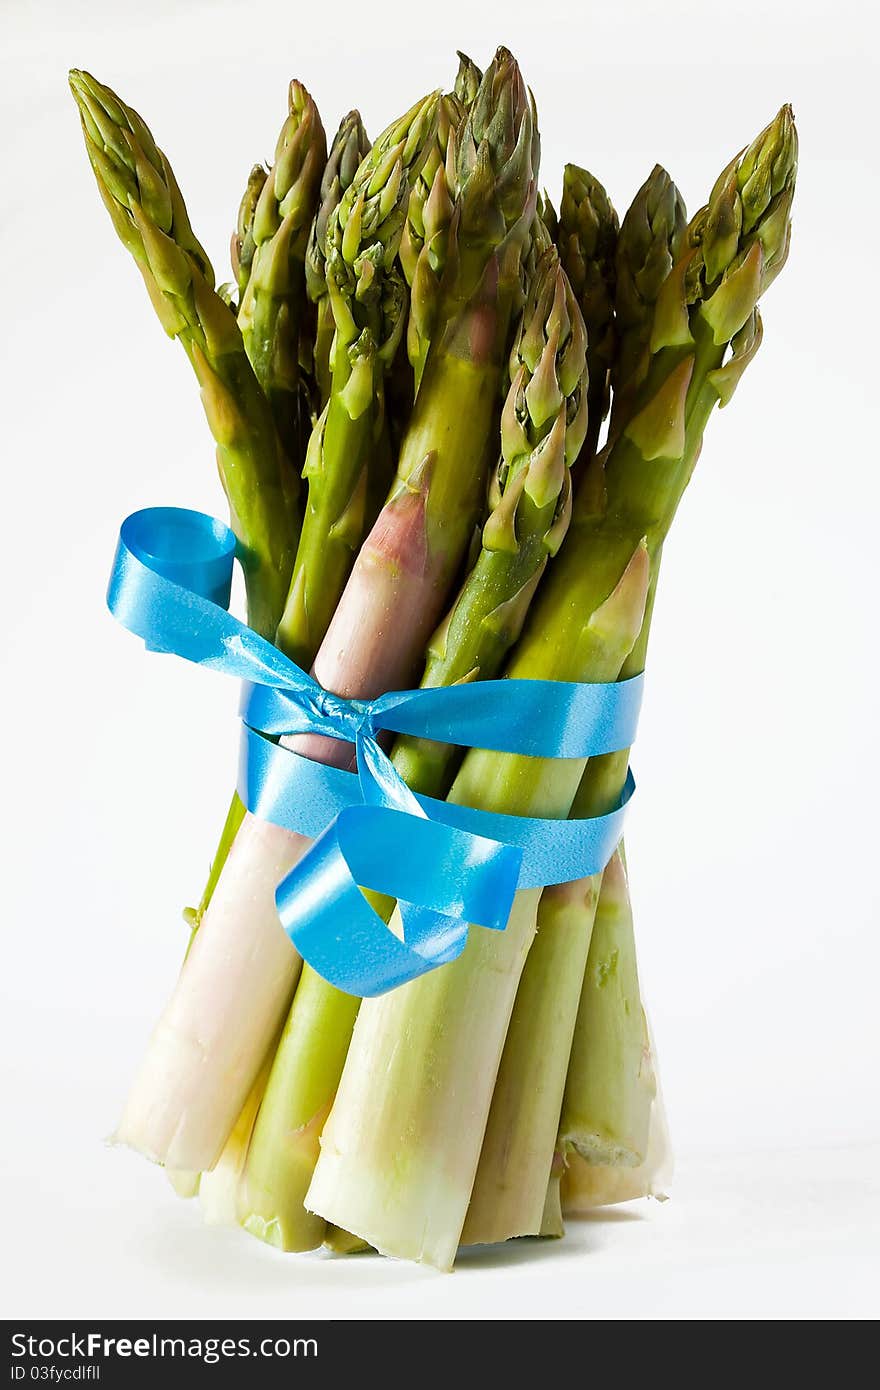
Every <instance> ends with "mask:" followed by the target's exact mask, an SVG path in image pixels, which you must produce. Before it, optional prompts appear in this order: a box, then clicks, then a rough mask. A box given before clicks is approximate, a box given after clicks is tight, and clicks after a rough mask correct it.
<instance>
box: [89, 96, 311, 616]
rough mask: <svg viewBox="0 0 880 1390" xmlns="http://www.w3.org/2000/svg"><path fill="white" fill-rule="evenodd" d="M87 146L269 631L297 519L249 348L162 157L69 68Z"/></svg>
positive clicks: (132, 121)
mask: <svg viewBox="0 0 880 1390" xmlns="http://www.w3.org/2000/svg"><path fill="white" fill-rule="evenodd" d="M70 88H71V92H72V93H73V98H74V101H75V102H76V104H77V107H78V108H79V114H80V120H81V122H82V129H83V135H84V137H85V143H86V151H87V153H88V156H89V161H90V163H91V165H92V170H93V172H94V175H95V178H96V180H97V184H98V191H99V192H100V194H101V197H102V199H103V201H104V205H105V207H106V208H107V211H108V212H109V214H110V218H111V221H112V222H113V226H114V228H115V229H116V233H117V235H118V236H119V239H120V241H121V242H122V244H123V246H125V247H126V249H127V250H128V251H129V252H130V253H131V255H132V256H133V257H134V260H135V263H136V264H137V267H138V269H139V270H140V272H141V275H142V276H143V278H144V283H145V284H146V287H147V292H148V294H149V296H150V299H151V301H152V304H153V307H154V309H155V310H156V313H157V315H158V317H159V321H160V323H161V324H162V327H163V328H164V329H165V331H166V333H167V334H168V335H169V337H172V338H177V339H179V341H180V343H181V345H182V347H183V349H184V351H185V352H186V354H187V356H188V358H189V360H190V362H191V363H192V365H193V368H194V370H195V373H196V377H197V378H198V382H199V385H200V387H201V393H202V403H203V405H204V408H205V414H206V416H207V419H208V424H209V427H210V429H211V432H212V434H213V436H214V440H215V442H216V445H217V463H218V467H219V470H220V477H221V480H222V482H223V486H224V489H225V491H226V495H227V497H228V499H229V507H230V513H231V517H232V525H233V529H234V530H235V533H236V536H237V538H238V540H239V558H240V560H241V562H242V566H243V568H244V572H245V579H246V582H247V596H248V620H249V622H250V624H251V626H252V627H254V628H256V630H257V631H258V632H260V633H261V634H262V635H263V636H265V637H269V638H271V637H273V636H274V633H275V628H276V625H277V622H278V619H279V617H280V615H281V612H282V609H283V607H284V599H285V595H286V593H287V586H288V583H289V579H290V574H291V569H292V565H293V556H294V548H295V545H296V538H297V531H298V526H299V520H298V515H297V512H296V507H295V503H294V501H293V499H292V497H291V494H290V491H289V489H288V488H287V486H286V485H284V483H285V480H284V478H283V464H282V456H281V448H280V444H279V439H278V435H277V433H276V430H275V426H274V423H273V419H272V412H271V410H270V408H269V404H268V402H267V400H266V397H265V396H264V394H263V392H262V390H261V389H260V386H259V384H258V382H257V379H256V377H255V376H254V373H253V370H252V368H251V365H250V363H249V361H248V358H247V354H246V353H245V349H244V344H243V341H242V336H241V332H240V330H239V328H238V325H237V324H236V322H235V317H234V315H233V314H232V312H231V310H230V309H229V308H228V306H227V305H226V304H224V303H223V301H222V299H221V298H220V297H219V296H218V295H217V293H216V292H215V290H214V272H213V270H212V268H211V265H210V262H209V260H208V257H207V255H206V254H205V252H204V250H203V249H202V247H201V246H200V244H199V243H198V241H197V240H196V238H195V236H194V234H193V231H192V228H191V226H190V222H189V218H188V216H187V212H186V208H185V206H184V202H183V198H182V197H181V193H180V189H179V188H178V186H177V181H176V179H175V177H174V174H173V173H172V170H171V166H170V164H169V163H168V161H167V159H166V158H165V156H164V155H163V154H162V152H161V151H160V150H159V149H158V148H157V146H156V144H155V142H154V140H153V137H152V135H151V134H150V132H149V130H148V129H147V127H146V125H145V124H144V122H143V121H142V120H141V118H140V116H138V114H137V112H135V111H133V110H132V109H131V107H129V106H126V105H125V104H124V103H123V102H122V101H120V100H119V98H118V97H117V96H116V95H115V94H114V93H113V92H112V91H111V90H110V88H109V87H105V86H104V85H103V84H102V83H100V82H97V81H96V80H95V78H93V77H90V76H89V74H88V73H85V72H78V71H73V72H71V74H70Z"/></svg>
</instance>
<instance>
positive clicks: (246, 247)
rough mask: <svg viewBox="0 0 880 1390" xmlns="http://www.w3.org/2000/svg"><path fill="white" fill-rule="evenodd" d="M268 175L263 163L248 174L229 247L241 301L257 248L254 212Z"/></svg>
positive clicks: (256, 165) (255, 166)
mask: <svg viewBox="0 0 880 1390" xmlns="http://www.w3.org/2000/svg"><path fill="white" fill-rule="evenodd" d="M268 177H269V174H268V172H267V170H266V169H264V168H263V166H262V164H255V165H254V167H253V168H252V169H251V172H250V174H249V175H248V181H247V186H246V188H245V190H244V193H243V194H242V198H241V202H240V204H239V207H238V218H237V219H236V223H235V231H234V232H233V233H232V241H231V243H230V247H229V260H230V263H231V265H232V273H233V275H234V276H235V283H236V285H237V286H238V297H239V301H241V299H242V298H243V297H244V293H245V290H246V289H247V286H248V280H249V279H250V274H251V266H252V265H253V261H254V251H255V250H256V244H255V242H254V213H255V212H256V209H257V203H258V201H259V198H260V194H261V193H262V191H263V188H264V186H265V183H266V180H267V179H268Z"/></svg>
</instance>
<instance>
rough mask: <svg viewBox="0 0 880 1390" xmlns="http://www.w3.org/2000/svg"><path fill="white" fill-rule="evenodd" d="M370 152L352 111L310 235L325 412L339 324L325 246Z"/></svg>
mask: <svg viewBox="0 0 880 1390" xmlns="http://www.w3.org/2000/svg"><path fill="white" fill-rule="evenodd" d="M369 152H370V141H369V139H368V138H367V132H366V131H365V130H364V124H363V121H362V120H361V117H360V112H358V111H349V113H348V115H347V116H344V117H343V119H342V121H341V122H340V125H339V129H338V130H337V132H336V135H335V136H334V138H333V144H332V145H331V146H330V153H329V155H328V157H327V166H326V168H325V170H324V173H323V176H322V178H321V196H320V199H319V201H318V210H317V212H316V213H315V218H314V221H313V222H312V226H311V231H310V232H309V244H308V249H307V252H306V290H307V291H308V296H309V299H311V300H312V302H313V303H314V304H315V306H316V309H317V324H316V327H315V345H314V375H315V381H316V383H317V387H318V397H319V406H320V409H321V410H323V408H324V406H325V405H326V404H327V402H328V400H329V399H330V384H331V372H330V355H331V349H332V346H333V335H334V334H335V332H336V321H335V319H334V317H333V307H332V305H331V302H330V296H329V294H328V292H327V273H326V264H327V263H326V256H325V246H326V242H327V229H328V227H329V225H330V219H331V217H332V216H333V215H334V213H335V212H336V209H337V208H338V207H339V204H340V203H341V202H342V199H343V197H344V195H345V193H346V192H347V191H348V189H349V188H350V187H351V185H352V182H353V181H354V176H355V174H356V173H357V171H358V169H359V167H360V165H361V163H362V161H363V160H364V159H366V157H367V155H368V154H369Z"/></svg>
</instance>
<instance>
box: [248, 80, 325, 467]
mask: <svg viewBox="0 0 880 1390" xmlns="http://www.w3.org/2000/svg"><path fill="white" fill-rule="evenodd" d="M326 162H327V138H326V136H325V134H324V127H323V125H322V124H321V117H320V116H319V114H318V108H317V106H316V105H315V103H314V101H313V100H312V98H311V96H310V95H309V93H308V92H307V91H306V89H305V87H304V86H303V85H302V83H301V82H296V81H294V82H291V84H290V88H289V91H288V114H287V118H286V120H285V122H284V125H283V126H282V128H281V133H280V135H279V136H278V142H277V144H276V147H275V162H274V164H273V165H272V168H271V169H270V170H269V173H268V176H267V178H266V180H265V182H264V183H263V185H262V187H261V188H260V192H259V197H258V198H257V201H256V204H255V206H254V211H253V220H252V222H251V225H250V235H251V239H252V242H253V254H252V256H251V263H250V271H249V274H248V276H247V283H246V285H245V286H244V288H243V290H242V294H241V303H240V307H239V311H238V323H239V327H240V328H241V331H242V336H243V338H244V344H245V348H246V350H247V354H248V357H249V358H250V360H251V363H252V364H253V368H254V372H255V373H256V376H257V380H258V381H259V383H260V385H261V386H262V388H263V391H264V392H265V394H266V396H267V397H268V400H269V404H270V405H271V407H272V413H273V416H274V418H275V427H276V429H277V431H278V437H279V438H280V440H281V443H282V445H283V447H284V449H285V450H286V452H287V455H288V457H289V458H290V460H291V461H292V463H293V465H294V466H295V467H296V468H299V466H300V462H301V459H302V448H303V438H302V420H301V394H300V379H299V377H300V374H299V345H300V333H301V328H302V318H303V312H304V309H305V302H306V295H305V255H306V246H307V244H308V237H309V229H310V227H311V224H312V219H313V217H314V215H315V209H316V207H317V202H318V190H319V186H320V181H321V173H322V171H323V169H324V165H325V164H326ZM245 197H246V198H247V194H246V195H245ZM246 235H247V234H246ZM242 246H243V249H244V241H243V243H242ZM249 250H250V248H249V247H248V248H247V250H246V252H245V254H246V255H247V254H248V252H249Z"/></svg>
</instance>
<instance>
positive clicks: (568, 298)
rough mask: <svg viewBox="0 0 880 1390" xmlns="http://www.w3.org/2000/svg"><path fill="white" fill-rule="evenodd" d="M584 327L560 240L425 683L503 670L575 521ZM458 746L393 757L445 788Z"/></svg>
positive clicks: (417, 784)
mask: <svg viewBox="0 0 880 1390" xmlns="http://www.w3.org/2000/svg"><path fill="white" fill-rule="evenodd" d="M585 349H586V334H585V331H584V324H583V319H582V317H581V314H580V310H579V309H578V305H577V302H576V300H575V298H574V295H573V294H572V290H571V286H570V285H569V283H568V279H567V277H566V275H565V272H564V270H563V269H562V267H561V265H560V263H559V257H558V255H557V253H556V251H555V249H553V248H550V249H548V250H547V251H546V252H545V253H544V256H543V258H542V261H541V263H540V264H539V267H538V270H537V273H536V277H535V280H534V282H533V285H532V289H531V294H530V298H529V302H528V303H527V305H526V309H525V312H524V315H523V319H522V322H521V325H520V329H519V332H518V334H517V337H516V341H515V343H514V346H513V350H512V352H511V360H510V375H511V386H510V390H509V391H508V394H507V399H506V402H505V405H504V411H503V413H502V419H501V461H500V464H499V466H498V469H497V472H496V473H495V476H494V478H493V481H492V488H491V492H490V506H491V510H490V513H489V517H488V519H487V521H486V524H485V526H484V528H483V536H482V549H481V551H480V554H479V555H478V557H477V561H476V564H475V565H474V568H473V570H472V571H471V573H470V574H469V575H468V578H467V581H466V583H465V585H464V587H463V589H462V591H461V593H460V595H459V597H458V599H457V601H456V603H455V605H454V606H453V608H452V610H451V612H450V613H449V614H448V615H447V617H446V619H445V620H444V622H443V623H442V624H441V626H440V628H439V629H438V631H437V632H436V633H435V634H434V637H433V638H432V640H431V644H430V646H429V648H428V661H427V664H426V667H425V673H424V676H423V678H422V685H427V686H437V685H453V684H455V683H456V682H457V681H461V680H467V679H471V680H473V679H477V678H480V679H484V680H485V679H488V678H491V677H492V676H494V675H496V674H497V672H498V671H499V669H500V667H501V663H502V661H503V659H504V656H505V654H506V653H507V651H508V650H509V649H510V647H511V646H512V645H513V644H514V642H515V641H516V640H517V638H518V636H519V633H520V631H521V630H522V625H523V622H524V621H525V616H526V612H527V610H528V605H529V603H530V602H531V599H532V596H533V594H534V592H535V589H536V587H537V585H538V583H539V582H540V579H541V576H542V575H543V573H544V570H545V568H546V565H547V562H548V560H549V559H550V557H551V556H552V555H555V553H556V552H557V550H558V549H559V546H560V545H561V544H562V540H563V538H564V536H565V533H566V530H567V529H568V523H569V519H570V515H571V478H570V474H569V469H570V467H571V465H572V463H573V462H574V460H575V459H576V458H577V457H578V454H579V453H580V450H581V445H582V444H583V440H584V434H585V431H586V428H587V390H586V386H587V374H586V353H585ZM453 758H454V750H453V749H452V748H451V747H450V746H449V745H448V744H437V743H434V742H432V741H430V740H428V739H417V738H407V737H401V738H399V739H398V740H397V742H396V744H395V749H394V761H395V765H396V766H397V768H398V770H399V771H400V772H401V775H402V776H403V777H405V779H406V781H407V782H408V784H409V785H410V786H411V787H413V788H414V789H415V790H417V791H420V792H423V793H424V794H426V795H429V796H438V795H443V794H444V793H445V791H446V789H447V785H446V770H447V769H448V767H449V765H450V763H451V761H452V759H453Z"/></svg>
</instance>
